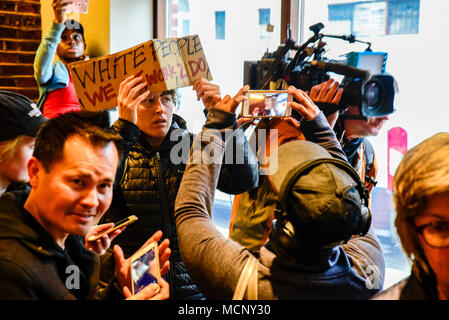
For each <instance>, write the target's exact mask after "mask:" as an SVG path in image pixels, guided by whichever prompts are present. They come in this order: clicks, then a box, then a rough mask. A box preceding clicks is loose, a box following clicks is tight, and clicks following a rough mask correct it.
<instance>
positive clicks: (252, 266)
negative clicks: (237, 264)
mask: <svg viewBox="0 0 449 320" xmlns="http://www.w3.org/2000/svg"><path fill="white" fill-rule="evenodd" d="M257 263H258V262H257V259H256V258H255V257H254V256H253V255H250V256H249V258H248V260H247V261H246V264H245V266H244V267H243V270H242V273H241V274H240V278H239V281H238V282H237V286H236V288H235V291H234V296H233V297H232V300H242V299H243V297H244V296H245V293H246V299H247V300H257Z"/></svg>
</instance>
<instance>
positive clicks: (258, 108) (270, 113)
mask: <svg viewBox="0 0 449 320" xmlns="http://www.w3.org/2000/svg"><path fill="white" fill-rule="evenodd" d="M288 98H289V96H288V92H249V93H248V102H247V103H248V111H247V114H248V115H249V116H253V117H285V116H289V115H290V114H289V112H288V109H289V108H288V107H287V102H288Z"/></svg>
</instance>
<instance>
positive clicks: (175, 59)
mask: <svg viewBox="0 0 449 320" xmlns="http://www.w3.org/2000/svg"><path fill="white" fill-rule="evenodd" d="M69 69H70V73H71V76H72V80H73V83H74V85H75V90H76V93H77V95H78V100H79V103H80V106H81V108H82V109H84V110H90V111H99V110H105V109H110V108H114V107H115V106H116V105H117V96H118V89H119V87H120V83H121V82H122V81H123V80H124V79H125V78H127V77H129V76H130V75H140V76H142V77H143V78H144V79H145V80H146V82H147V83H148V88H149V89H150V91H151V92H152V93H160V92H163V91H166V90H171V89H176V88H182V87H187V86H191V85H193V83H194V82H195V81H196V80H198V79H199V78H201V77H203V78H205V79H208V80H212V76H211V73H210V69H209V66H208V64H207V61H206V57H205V55H204V51H203V48H202V46H201V42H200V39H199V37H198V35H193V36H187V37H183V38H172V39H162V40H161V39H154V40H150V41H148V42H144V43H142V44H140V45H138V46H135V47H132V48H130V49H127V50H124V51H120V52H118V53H115V54H112V55H108V56H103V57H99V58H95V59H90V60H86V61H79V62H74V63H71V64H69Z"/></svg>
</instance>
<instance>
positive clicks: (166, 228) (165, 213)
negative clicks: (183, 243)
mask: <svg viewBox="0 0 449 320" xmlns="http://www.w3.org/2000/svg"><path fill="white" fill-rule="evenodd" d="M156 159H157V166H156V168H157V171H158V172H157V177H158V184H159V192H160V195H161V202H160V204H161V212H162V227H163V232H164V234H165V236H166V237H168V238H169V239H170V238H171V225H170V210H169V209H168V195H167V188H166V185H165V177H164V171H163V170H162V164H161V155H160V154H159V152H156ZM169 260H170V270H169V272H168V283H169V284H170V299H173V294H174V289H175V286H174V281H175V274H174V266H173V258H172V256H170V259H169Z"/></svg>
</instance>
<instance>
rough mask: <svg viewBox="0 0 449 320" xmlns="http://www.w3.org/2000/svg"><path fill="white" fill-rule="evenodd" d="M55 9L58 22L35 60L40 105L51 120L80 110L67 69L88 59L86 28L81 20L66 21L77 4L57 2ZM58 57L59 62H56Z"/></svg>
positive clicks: (53, 25) (55, 22) (55, 17)
mask: <svg viewBox="0 0 449 320" xmlns="http://www.w3.org/2000/svg"><path fill="white" fill-rule="evenodd" d="M52 6H53V12H54V20H53V23H52V25H51V28H50V30H49V31H48V33H47V35H46V36H45V37H44V39H43V40H42V42H41V44H40V45H39V48H38V49H37V52H36V57H35V60H34V77H35V78H36V81H37V83H38V85H39V100H38V102H37V106H38V107H39V108H40V109H41V110H42V112H43V114H44V116H46V117H47V118H54V117H56V116H58V115H59V114H63V113H66V112H69V111H79V110H80V105H79V103H78V97H77V94H76V91H75V87H74V85H73V81H72V77H71V75H70V72H69V71H68V68H67V66H68V64H69V63H71V62H74V61H81V60H86V59H88V58H87V56H86V55H85V49H86V43H85V39H84V28H83V26H82V25H81V24H80V23H79V22H78V21H74V20H66V15H67V12H68V11H69V10H70V6H73V1H72V0H53V3H52ZM55 55H57V56H58V59H57V60H56V61H55V62H53V61H54V58H55Z"/></svg>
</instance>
